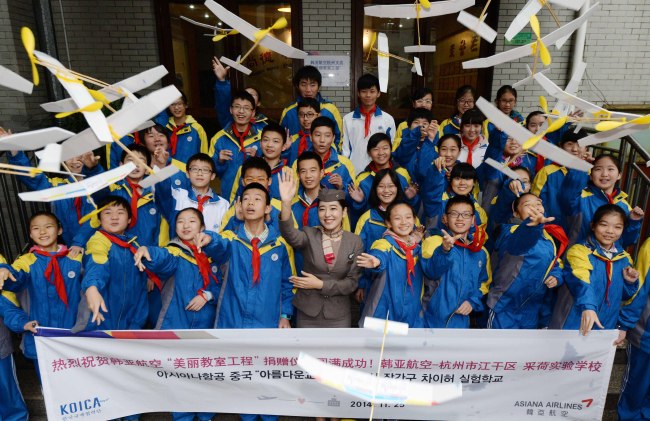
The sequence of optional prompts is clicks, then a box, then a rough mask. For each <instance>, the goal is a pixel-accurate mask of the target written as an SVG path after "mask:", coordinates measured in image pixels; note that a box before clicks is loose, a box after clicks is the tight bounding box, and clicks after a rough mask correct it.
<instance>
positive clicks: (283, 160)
mask: <svg viewBox="0 0 650 421" xmlns="http://www.w3.org/2000/svg"><path fill="white" fill-rule="evenodd" d="M285 165H287V160H286V159H281V160H280V163H279V164H278V165H276V166H275V168H273V169H272V170H271V175H273V174H277V173H279V172H280V171H282V168H283V167H284V166H285Z"/></svg>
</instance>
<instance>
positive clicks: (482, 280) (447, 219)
mask: <svg viewBox="0 0 650 421" xmlns="http://www.w3.org/2000/svg"><path fill="white" fill-rule="evenodd" d="M474 211H475V209H474V202H473V201H472V200H471V199H470V198H469V197H467V196H454V197H452V198H451V199H449V201H448V202H447V205H446V208H445V214H444V215H443V216H442V221H443V223H444V225H445V228H446V230H448V231H449V232H447V231H446V230H442V231H441V233H440V235H432V236H431V237H429V238H427V239H426V240H424V242H423V243H422V271H423V272H424V275H425V276H426V277H427V278H428V279H427V280H425V294H424V298H423V307H424V327H428V328H465V329H467V328H469V314H470V313H471V312H481V311H483V301H482V297H483V294H485V293H487V288H488V285H489V284H490V282H491V280H492V273H491V270H490V259H489V255H488V252H487V250H486V249H485V248H484V247H483V243H484V242H485V235H484V232H483V231H482V230H480V231H479V232H476V233H474V235H472V234H470V229H471V228H472V226H473V225H474V219H475V216H474Z"/></svg>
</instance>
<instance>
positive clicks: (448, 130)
mask: <svg viewBox="0 0 650 421" xmlns="http://www.w3.org/2000/svg"><path fill="white" fill-rule="evenodd" d="M460 121H461V117H460V116H458V115H454V116H453V117H451V118H447V119H445V120H443V121H442V123H440V125H439V126H438V133H442V134H441V135H440V137H442V136H444V135H448V134H455V135H458V136H460ZM488 124H489V121H488V120H485V121H484V122H483V131H482V133H481V134H482V135H483V137H484V138H485V140H489V139H490V132H489V131H488Z"/></svg>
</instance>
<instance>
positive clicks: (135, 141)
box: [133, 132, 140, 145]
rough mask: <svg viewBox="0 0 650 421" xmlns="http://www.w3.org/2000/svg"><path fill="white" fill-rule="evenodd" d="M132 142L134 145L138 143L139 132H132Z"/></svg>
mask: <svg viewBox="0 0 650 421" xmlns="http://www.w3.org/2000/svg"><path fill="white" fill-rule="evenodd" d="M133 142H134V143H135V144H136V145H139V144H140V132H133Z"/></svg>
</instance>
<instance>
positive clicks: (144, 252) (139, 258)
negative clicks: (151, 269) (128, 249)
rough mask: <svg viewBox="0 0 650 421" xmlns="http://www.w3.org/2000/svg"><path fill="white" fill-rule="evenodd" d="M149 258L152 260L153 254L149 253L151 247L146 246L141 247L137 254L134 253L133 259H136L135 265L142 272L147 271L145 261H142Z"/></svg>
mask: <svg viewBox="0 0 650 421" xmlns="http://www.w3.org/2000/svg"><path fill="white" fill-rule="evenodd" d="M143 257H144V258H145V259H147V261H148V262H150V261H151V256H150V255H149V249H147V247H146V246H142V247H140V248H139V249H138V250H137V251H136V252H135V254H134V255H133V260H134V261H135V266H137V267H138V269H139V270H140V272H144V271H145V269H146V268H145V267H144V263H142V258H143Z"/></svg>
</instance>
